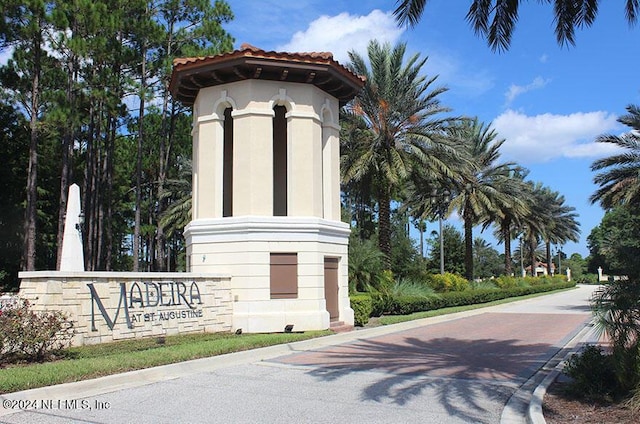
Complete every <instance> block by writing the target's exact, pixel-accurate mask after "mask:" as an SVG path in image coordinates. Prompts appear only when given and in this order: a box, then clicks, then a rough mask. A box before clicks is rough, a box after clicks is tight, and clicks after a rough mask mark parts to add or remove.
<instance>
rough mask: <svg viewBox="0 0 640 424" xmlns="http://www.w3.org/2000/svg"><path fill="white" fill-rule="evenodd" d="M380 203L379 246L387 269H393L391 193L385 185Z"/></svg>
mask: <svg viewBox="0 0 640 424" xmlns="http://www.w3.org/2000/svg"><path fill="white" fill-rule="evenodd" d="M378 203H379V204H378V206H379V209H380V211H379V214H380V216H379V217H378V245H379V247H380V251H381V252H382V253H383V254H384V266H385V269H391V193H390V190H389V188H388V187H386V186H384V185H383V187H381V188H380V199H379V201H378Z"/></svg>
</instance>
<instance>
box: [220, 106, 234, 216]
mask: <svg viewBox="0 0 640 424" xmlns="http://www.w3.org/2000/svg"><path fill="white" fill-rule="evenodd" d="M231 110H232V109H231V108H230V107H228V108H226V109H225V110H224V127H223V132H224V141H223V147H222V148H223V156H224V162H223V165H222V216H223V217H226V216H233V117H232V116H231Z"/></svg>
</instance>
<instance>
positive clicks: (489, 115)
mask: <svg viewBox="0 0 640 424" xmlns="http://www.w3.org/2000/svg"><path fill="white" fill-rule="evenodd" d="M228 2H229V3H230V5H231V8H232V10H233V12H234V14H235V16H236V18H235V20H234V21H233V22H232V23H230V24H228V25H227V26H226V29H227V30H228V31H229V32H230V33H231V34H232V35H233V36H234V37H235V39H236V47H239V46H240V44H242V43H245V42H247V43H250V44H253V45H254V46H256V47H259V48H261V49H264V50H278V51H297V52H301V51H331V52H333V54H334V58H335V59H337V60H338V61H339V62H341V63H347V62H348V56H347V52H348V51H350V50H355V51H357V52H359V53H360V54H361V55H363V56H366V46H367V44H368V42H369V40H370V39H373V38H376V39H378V40H379V41H389V42H391V43H392V44H395V43H397V42H406V43H407V48H408V51H409V52H410V53H411V54H414V53H419V54H420V55H421V56H428V58H429V59H428V61H427V64H426V65H425V67H424V68H423V70H424V72H425V74H426V75H428V76H434V75H438V76H439V77H438V80H437V81H438V82H439V84H440V85H444V86H446V87H448V88H449V91H447V92H446V93H445V94H444V95H443V96H442V97H441V99H442V102H443V104H444V105H446V106H448V107H450V108H452V109H453V111H452V114H455V115H467V116H477V117H478V118H479V119H480V120H481V121H483V122H485V123H491V124H492V127H493V128H494V129H496V131H497V132H498V134H499V137H500V138H504V139H506V142H505V144H504V145H503V149H502V158H503V159H504V160H505V161H507V160H510V161H516V162H518V163H519V164H521V165H523V166H525V167H527V168H528V169H529V170H530V174H529V179H530V180H533V181H539V182H542V183H543V184H545V185H547V186H549V187H551V188H552V189H553V190H556V191H558V192H560V193H561V194H563V195H564V196H565V198H566V203H567V204H568V205H570V206H573V207H575V208H576V211H577V213H578V214H579V218H578V221H579V222H580V224H581V231H582V234H581V237H580V241H579V242H578V243H569V244H567V245H566V246H565V247H564V248H563V251H564V252H565V253H567V254H569V255H570V254H571V253H574V252H578V253H580V254H581V255H583V256H586V255H587V254H588V253H589V252H588V249H587V241H586V238H587V236H588V235H589V233H590V232H591V229H592V228H593V227H594V226H596V225H598V224H599V222H600V220H601V219H602V216H603V213H604V212H603V211H602V209H601V208H600V207H599V206H598V205H591V204H590V203H589V200H588V198H589V196H590V195H591V194H592V193H593V192H594V190H595V185H594V184H593V182H592V180H593V175H594V174H593V173H592V172H591V171H590V165H591V163H592V162H593V161H594V160H595V159H597V158H600V157H603V156H607V155H609V154H611V153H613V152H612V151H611V150H608V149H607V148H606V147H607V146H605V145H602V144H598V143H594V140H595V138H596V137H597V136H598V135H600V134H604V133H608V134H621V133H623V132H624V131H625V130H626V128H625V127H624V126H622V125H620V124H619V123H618V122H617V121H616V119H617V117H618V116H620V115H622V114H624V113H625V107H626V106H627V105H628V104H632V103H633V104H640V86H639V84H638V82H637V80H638V77H637V76H638V69H639V67H638V65H639V61H640V57H639V55H638V50H639V47H638V46H640V43H639V41H640V29H638V28H634V27H632V28H630V27H629V25H628V24H627V22H626V20H625V17H624V10H623V4H622V3H621V2H600V3H601V6H600V11H599V14H598V18H597V20H596V22H595V24H594V25H593V26H592V27H591V28H588V29H584V30H578V31H577V34H576V46H574V47H561V46H558V44H557V43H556V40H555V35H554V32H553V15H552V8H551V6H549V5H541V4H539V3H538V2H534V1H531V2H524V4H523V5H522V6H521V12H520V20H519V22H518V24H517V27H516V30H515V33H514V35H513V39H512V44H511V48H510V49H509V50H508V51H507V52H503V53H494V52H492V51H491V50H490V49H489V47H487V45H486V42H485V41H484V40H483V39H481V38H479V37H476V36H475V34H474V32H473V30H472V29H471V28H470V27H469V25H468V24H467V22H466V20H465V15H466V13H467V10H468V5H469V2H468V1H450V0H430V1H429V2H427V3H428V4H427V8H426V13H425V15H424V16H423V19H422V21H421V22H420V24H419V25H418V26H417V27H415V28H413V29H399V28H397V27H396V25H395V22H394V20H393V16H392V13H391V12H392V10H393V9H394V7H395V3H396V2H395V0H367V1H352V0H333V1H330V2H327V1H326V0H297V1H295V2H290V1H287V2H283V1H280V0H260V1H257V0H254V1H251V0H250V1H247V0H228ZM454 220H455V218H454ZM433 229H436V225H435V224H430V225H429V228H428V232H430V231H431V230H433ZM475 233H476V234H474V235H480V236H482V237H483V238H485V239H487V240H488V241H489V242H491V243H492V244H494V247H497V248H498V250H500V248H501V247H500V246H496V245H495V241H494V240H493V238H492V237H491V235H490V232H488V231H487V232H485V233H482V234H480V232H479V229H478V230H476V231H475Z"/></svg>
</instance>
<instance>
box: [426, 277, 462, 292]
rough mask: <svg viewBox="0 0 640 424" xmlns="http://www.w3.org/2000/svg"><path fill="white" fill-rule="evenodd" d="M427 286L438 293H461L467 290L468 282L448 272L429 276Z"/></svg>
mask: <svg viewBox="0 0 640 424" xmlns="http://www.w3.org/2000/svg"><path fill="white" fill-rule="evenodd" d="M427 284H428V285H429V286H430V287H431V288H433V289H434V290H435V291H436V292H438V293H446V292H451V291H463V290H467V289H468V288H469V281H468V280H467V279H465V278H463V277H460V276H459V275H456V274H451V273H450V272H445V273H444V274H431V275H429V277H428V278H427Z"/></svg>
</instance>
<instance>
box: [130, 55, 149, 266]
mask: <svg viewBox="0 0 640 424" xmlns="http://www.w3.org/2000/svg"><path fill="white" fill-rule="evenodd" d="M146 56H147V54H146V50H145V49H144V48H143V49H142V72H141V77H140V106H139V107H138V145H137V151H136V152H137V153H136V157H137V159H136V205H135V223H134V227H133V272H138V271H139V270H140V224H141V222H140V220H141V215H140V213H141V211H140V209H141V208H142V147H143V140H144V103H145V88H146V73H147V59H146Z"/></svg>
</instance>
